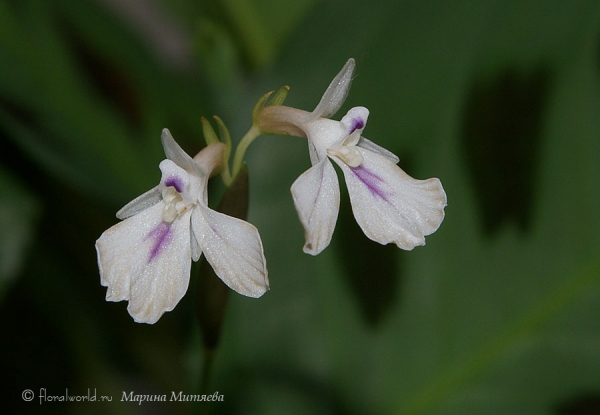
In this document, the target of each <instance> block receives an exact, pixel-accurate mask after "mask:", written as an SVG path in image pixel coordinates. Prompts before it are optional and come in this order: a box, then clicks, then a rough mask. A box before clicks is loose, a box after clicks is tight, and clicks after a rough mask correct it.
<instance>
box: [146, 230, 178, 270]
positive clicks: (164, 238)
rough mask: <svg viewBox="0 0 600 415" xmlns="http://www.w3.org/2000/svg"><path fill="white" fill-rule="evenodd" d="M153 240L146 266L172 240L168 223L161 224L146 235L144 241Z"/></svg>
mask: <svg viewBox="0 0 600 415" xmlns="http://www.w3.org/2000/svg"><path fill="white" fill-rule="evenodd" d="M150 238H154V244H153V245H152V249H150V255H149V256H148V264H149V263H150V262H152V260H154V259H155V258H156V257H157V256H158V255H159V254H160V253H161V251H162V250H163V249H164V248H165V247H166V246H167V245H168V244H169V242H170V241H171V239H172V231H171V226H170V224H168V223H165V222H161V223H159V224H158V225H156V227H155V228H154V229H152V230H151V231H150V233H148V236H146V239H150Z"/></svg>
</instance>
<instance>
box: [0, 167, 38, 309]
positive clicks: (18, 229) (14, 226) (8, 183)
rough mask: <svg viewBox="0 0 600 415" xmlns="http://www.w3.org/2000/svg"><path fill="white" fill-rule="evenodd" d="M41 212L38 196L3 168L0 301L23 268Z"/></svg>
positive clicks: (0, 181)
mask: <svg viewBox="0 0 600 415" xmlns="http://www.w3.org/2000/svg"><path fill="white" fill-rule="evenodd" d="M39 211H40V203H39V200H38V199H37V198H36V197H35V195H34V194H32V193H31V192H30V191H28V190H27V189H26V188H25V187H24V186H23V185H22V184H21V183H19V181H18V180H17V179H15V178H14V177H12V176H11V175H10V174H9V173H8V172H7V171H6V170H5V169H4V168H0V300H2V298H3V297H4V293H5V291H6V287H7V285H8V284H9V283H10V282H11V281H12V280H13V279H14V278H15V277H16V276H17V275H18V274H19V272H20V270H21V267H22V266H23V261H25V258H26V256H27V252H28V248H29V247H30V245H31V242H32V239H33V237H34V236H35V225H36V222H37V219H38V216H39Z"/></svg>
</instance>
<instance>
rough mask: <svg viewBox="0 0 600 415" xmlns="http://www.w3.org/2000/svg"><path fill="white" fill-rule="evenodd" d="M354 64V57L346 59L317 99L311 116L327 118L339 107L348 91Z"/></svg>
mask: <svg viewBox="0 0 600 415" xmlns="http://www.w3.org/2000/svg"><path fill="white" fill-rule="evenodd" d="M355 66H356V64H355V62H354V59H352V58H350V59H348V61H347V62H346V64H345V65H344V67H343V68H342V70H341V71H340V72H339V73H338V74H337V75H336V77H335V78H333V80H332V81H331V83H330V84H329V86H328V87H327V90H326V91H325V93H324V94H323V97H322V98H321V101H319V104H318V105H317V107H316V108H315V109H314V111H313V112H312V114H311V118H313V119H316V118H319V117H323V118H329V117H331V116H332V115H334V114H335V113H336V112H337V111H338V110H339V109H340V107H341V106H342V105H343V104H344V101H345V100H346V97H347V96H348V92H349V91H350V85H352V75H353V74H354V67H355Z"/></svg>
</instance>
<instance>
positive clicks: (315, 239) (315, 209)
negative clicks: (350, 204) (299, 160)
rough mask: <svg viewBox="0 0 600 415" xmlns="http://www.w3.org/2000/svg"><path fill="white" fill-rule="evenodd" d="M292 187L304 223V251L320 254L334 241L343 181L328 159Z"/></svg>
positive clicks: (299, 178)
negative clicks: (340, 184) (339, 181)
mask: <svg viewBox="0 0 600 415" xmlns="http://www.w3.org/2000/svg"><path fill="white" fill-rule="evenodd" d="M291 190H292V196H293V198H294V205H295V206H296V210H297V211H298V216H299V217H300V222H302V225H303V226H304V233H305V237H306V243H305V245H304V252H305V253H307V254H311V255H317V254H319V253H320V252H321V251H323V249H325V248H326V247H327V246H328V245H329V243H330V242H331V236H332V235H333V230H334V228H335V223H336V221H337V215H338V211H339V207H340V189H339V183H338V179H337V175H336V174H335V170H334V169H333V166H332V165H331V162H329V160H327V159H324V160H322V161H321V162H319V163H317V164H315V165H314V166H313V167H311V168H310V169H308V170H307V171H305V172H304V173H302V175H301V176H300V177H298V179H296V181H295V182H294V184H293V185H292V189H291Z"/></svg>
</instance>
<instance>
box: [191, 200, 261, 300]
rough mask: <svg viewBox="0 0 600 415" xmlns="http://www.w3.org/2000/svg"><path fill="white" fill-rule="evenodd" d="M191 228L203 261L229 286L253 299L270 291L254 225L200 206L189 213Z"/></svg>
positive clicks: (258, 237)
mask: <svg viewBox="0 0 600 415" xmlns="http://www.w3.org/2000/svg"><path fill="white" fill-rule="evenodd" d="M192 229H193V231H194V235H196V239H197V240H198V242H199V244H200V247H201V248H202V251H203V252H204V256H205V258H206V260H207V261H208V262H209V263H210V265H211V266H212V267H213V269H214V271H215V274H217V276H218V277H219V278H221V280H223V282H224V283H225V284H227V286H228V287H230V288H231V289H233V290H235V291H237V292H238V293H240V294H243V295H246V296H248V297H254V298H257V297H260V296H262V295H263V294H264V293H265V292H266V291H267V290H268V289H269V279H268V276H267V266H266V260H265V257H264V254H263V246H262V242H261V240H260V236H259V234H258V230H257V229H256V228H255V227H254V226H253V225H251V224H249V223H248V222H245V221H243V220H240V219H237V218H233V217H231V216H227V215H224V214H222V213H219V212H216V211H214V210H212V209H209V208H208V207H206V206H202V205H199V206H198V207H197V208H196V209H194V212H193V213H192Z"/></svg>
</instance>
